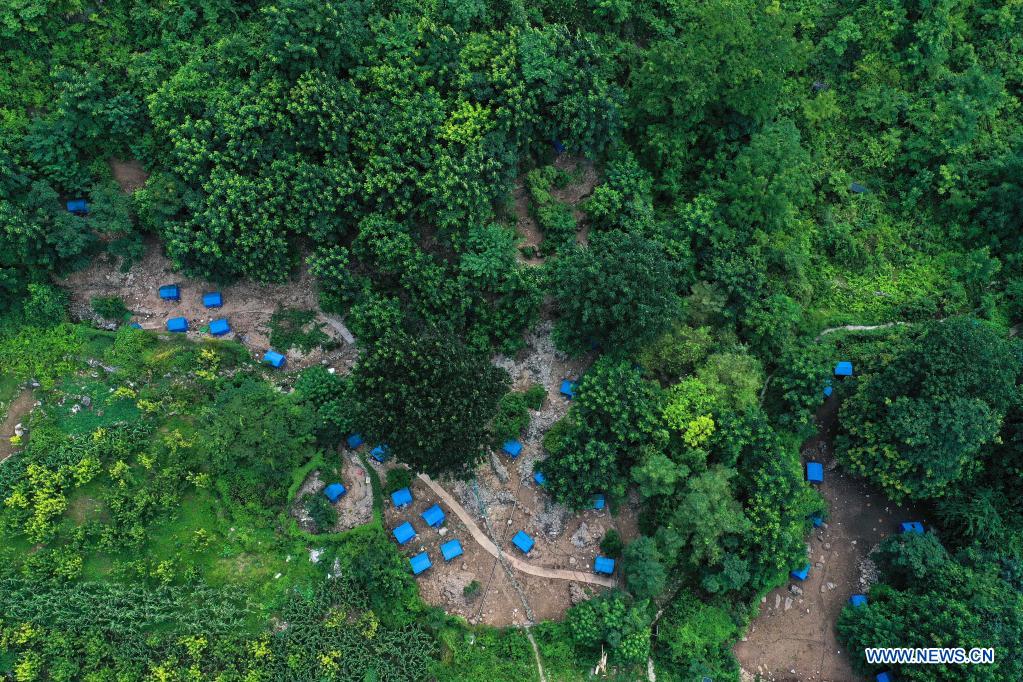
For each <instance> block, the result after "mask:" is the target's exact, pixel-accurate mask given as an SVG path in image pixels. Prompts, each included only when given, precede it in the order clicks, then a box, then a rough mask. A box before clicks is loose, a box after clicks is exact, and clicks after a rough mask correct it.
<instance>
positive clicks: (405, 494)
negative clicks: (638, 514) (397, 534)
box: [391, 488, 412, 509]
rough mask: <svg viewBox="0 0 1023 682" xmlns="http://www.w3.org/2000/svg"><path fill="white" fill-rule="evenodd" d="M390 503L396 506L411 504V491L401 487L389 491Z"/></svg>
mask: <svg viewBox="0 0 1023 682" xmlns="http://www.w3.org/2000/svg"><path fill="white" fill-rule="evenodd" d="M391 503H392V504H393V505H394V506H395V507H398V508H399V509H400V508H401V507H405V506H407V505H410V504H412V491H411V490H409V489H408V488H402V489H401V490H395V491H394V492H393V493H391Z"/></svg>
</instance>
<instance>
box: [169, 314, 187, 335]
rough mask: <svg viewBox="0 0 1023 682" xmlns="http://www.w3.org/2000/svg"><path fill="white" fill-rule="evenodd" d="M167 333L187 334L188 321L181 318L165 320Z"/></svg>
mask: <svg viewBox="0 0 1023 682" xmlns="http://www.w3.org/2000/svg"><path fill="white" fill-rule="evenodd" d="M167 331H169V332H177V333H181V332H187V331H188V320H186V319H185V318H183V317H172V318H171V319H169V320H167Z"/></svg>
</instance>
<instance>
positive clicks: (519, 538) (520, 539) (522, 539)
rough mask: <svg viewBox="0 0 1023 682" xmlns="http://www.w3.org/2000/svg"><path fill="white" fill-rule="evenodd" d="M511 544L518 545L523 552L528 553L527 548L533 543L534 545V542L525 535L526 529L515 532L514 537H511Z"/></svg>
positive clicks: (531, 546) (529, 548)
mask: <svg viewBox="0 0 1023 682" xmlns="http://www.w3.org/2000/svg"><path fill="white" fill-rule="evenodd" d="M512 544H513V545H515V546H516V547H518V548H519V549H520V550H521V551H522V553H523V554H529V550H531V549H533V545H535V544H536V542H535V541H534V540H533V538H531V537H529V536H528V535H526V531H524V530H520V531H519V532H518V533H516V534H515V537H513V538H512Z"/></svg>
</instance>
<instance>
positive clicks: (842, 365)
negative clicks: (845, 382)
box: [835, 360, 853, 377]
mask: <svg viewBox="0 0 1023 682" xmlns="http://www.w3.org/2000/svg"><path fill="white" fill-rule="evenodd" d="M852 375H853V364H852V363H851V362H849V361H848V360H842V361H841V362H839V363H836V364H835V376H836V377H851V376H852Z"/></svg>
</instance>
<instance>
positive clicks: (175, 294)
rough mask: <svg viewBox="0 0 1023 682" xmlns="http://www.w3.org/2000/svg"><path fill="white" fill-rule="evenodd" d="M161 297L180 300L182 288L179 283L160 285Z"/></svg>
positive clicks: (166, 299) (167, 299) (168, 299)
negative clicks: (179, 287)
mask: <svg viewBox="0 0 1023 682" xmlns="http://www.w3.org/2000/svg"><path fill="white" fill-rule="evenodd" d="M160 298H162V299H163V300H165V301H180V300H181V290H180V289H178V285H177V284H164V285H163V286H162V287H160Z"/></svg>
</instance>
